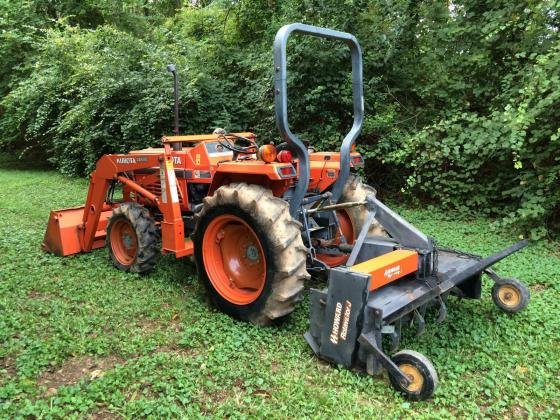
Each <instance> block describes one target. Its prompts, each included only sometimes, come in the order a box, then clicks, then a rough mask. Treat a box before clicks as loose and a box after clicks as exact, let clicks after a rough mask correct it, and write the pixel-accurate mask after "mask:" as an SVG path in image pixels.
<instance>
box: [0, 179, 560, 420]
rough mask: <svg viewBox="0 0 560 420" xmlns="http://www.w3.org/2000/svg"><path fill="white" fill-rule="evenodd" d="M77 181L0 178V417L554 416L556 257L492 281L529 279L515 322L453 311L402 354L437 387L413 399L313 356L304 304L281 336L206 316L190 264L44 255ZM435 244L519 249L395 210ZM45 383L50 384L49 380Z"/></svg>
mask: <svg viewBox="0 0 560 420" xmlns="http://www.w3.org/2000/svg"><path fill="white" fill-rule="evenodd" d="M86 188H87V182H86V181H85V180H76V179H67V178H64V177H62V176H61V175H58V174H56V173H54V172H44V171H32V170H22V169H14V168H10V169H2V170H0V417H1V418H4V417H7V418H12V417H28V416H32V417H33V416H37V417H67V416H73V417H84V416H86V417H87V416H95V415H99V416H109V417H110V416H112V415H113V416H116V417H118V416H124V417H130V418H134V417H138V416H150V415H151V416H186V417H192V416H219V417H223V416H233V417H264V416H271V417H294V416H298V417H299V416H306V417H327V416H329V417H372V416H373V417H391V418H397V417H403V416H423V417H453V416H461V417H463V416H468V417H500V418H501V417H504V416H506V417H525V416H535V417H536V416H538V417H558V416H560V408H559V403H558V401H559V400H558V393H559V390H560V376H559V372H560V361H559V359H560V353H559V350H558V349H559V348H560V338H559V337H560V334H559V332H558V331H560V303H559V302H560V298H559V296H560V257H559V255H558V244H553V243H545V242H542V243H535V244H532V245H531V246H530V247H529V248H527V249H525V250H524V251H522V252H520V253H518V254H516V255H514V256H512V257H510V258H508V259H506V260H504V261H503V262H502V263H500V264H499V265H498V270H499V271H500V272H501V273H502V274H504V275H507V276H513V277H518V278H520V279H522V280H523V281H525V282H526V283H527V284H528V285H529V286H530V287H531V291H532V299H531V303H530V305H529V308H528V309H527V310H526V311H525V312H523V313H521V314H518V315H516V316H508V315H506V314H504V313H502V312H500V311H499V310H498V309H497V308H496V307H495V306H494V305H493V303H492V300H491V298H490V294H489V283H490V282H488V281H487V282H486V284H485V287H484V295H483V298H482V300H477V301H467V300H465V301H460V300H458V299H453V298H452V299H450V302H449V305H448V306H449V316H448V318H447V320H446V322H445V323H444V324H442V325H429V326H428V329H427V331H426V333H425V334H424V335H423V336H422V337H420V338H414V337H413V336H412V335H411V334H409V335H407V336H406V337H405V340H404V342H403V347H405V348H410V349H414V350H418V351H420V352H422V353H424V354H425V355H426V356H428V357H429V358H430V359H431V360H432V361H433V363H434V365H435V367H436V369H437V370H438V373H439V376H440V386H439V389H438V390H437V392H436V394H435V396H434V398H433V399H432V400H430V401H428V402H421V403H408V402H406V401H404V400H403V399H402V398H401V397H400V396H398V395H397V394H396V393H395V392H394V391H393V390H392V388H391V387H390V385H389V383H388V380H387V378H386V377H384V376H380V377H368V376H364V375H361V374H358V373H355V372H351V371H348V370H345V369H339V368H336V367H332V366H330V365H327V364H325V363H323V362H321V361H319V360H317V359H316V358H315V357H314V356H313V354H312V352H311V350H310V349H309V348H308V346H307V345H306V343H305V341H304V339H303V337H302V334H303V333H304V332H305V330H306V328H307V325H308V321H307V315H308V301H307V300H304V301H303V302H302V304H301V305H300V306H299V308H298V309H297V310H296V312H295V313H294V314H293V316H292V317H291V318H290V319H289V320H288V321H287V322H286V323H285V324H284V325H282V326H281V327H279V328H257V327H254V326H251V325H247V324H244V323H240V322H236V321H234V320H232V319H230V318H229V317H227V316H225V315H223V314H221V313H219V312H217V311H215V310H214V309H213V308H212V307H211V306H210V305H209V304H208V302H207V299H206V297H205V293H204V291H203V289H202V287H201V286H200V285H199V283H198V281H197V279H196V276H195V275H194V274H193V267H192V266H191V265H190V264H189V263H188V262H186V261H176V260H175V259H174V258H172V257H165V258H162V259H161V260H160V261H159V263H158V265H157V268H156V270H155V272H153V273H152V274H151V275H149V276H146V277H140V276H137V275H133V274H124V273H121V272H119V271H117V270H116V269H114V268H113V267H112V266H111V264H110V262H109V260H108V257H107V251H106V250H105V249H101V250H97V251H95V252H92V253H90V254H86V255H77V256H73V257H67V258H58V257H55V256H53V255H49V254H46V253H43V252H42V251H41V250H40V244H41V241H42V236H43V233H44V229H45V226H46V222H47V219H48V214H49V211H50V209H51V208H63V207H69V206H76V205H81V204H82V203H83V201H84V197H85V193H86ZM402 213H403V214H404V216H406V217H407V218H408V219H409V220H411V221H412V222H413V223H415V224H416V225H418V226H419V227H420V228H422V229H424V230H425V231H426V232H428V233H429V234H431V235H433V236H435V237H436V238H437V239H438V242H439V243H441V244H445V245H448V246H454V247H460V248H462V249H464V250H467V251H471V252H475V253H480V254H489V253H492V252H495V251H497V250H499V249H500V248H502V247H504V246H506V245H508V244H510V243H512V242H514V241H515V240H516V239H517V238H515V237H514V236H513V235H508V234H504V233H502V234H497V233H492V232H491V230H490V229H489V225H490V221H488V220H485V219H472V220H457V219H455V218H454V217H453V215H445V214H442V213H441V212H433V211H427V210H423V209H405V210H403V211H402ZM47 381H49V382H47Z"/></svg>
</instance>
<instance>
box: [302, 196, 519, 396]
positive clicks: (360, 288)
mask: <svg viewBox="0 0 560 420" xmlns="http://www.w3.org/2000/svg"><path fill="white" fill-rule="evenodd" d="M363 204H364V205H366V206H368V208H369V210H370V211H369V215H370V216H369V217H370V219H371V220H373V218H374V217H375V218H376V219H377V220H378V221H379V222H380V224H381V225H382V226H384V227H385V229H386V230H387V232H388V233H389V235H390V237H380V236H370V237H368V236H367V226H368V224H366V225H365V226H366V228H364V229H363V230H362V232H361V233H360V235H359V237H358V240H357V242H356V243H355V244H354V246H353V248H352V253H351V255H350V258H349V260H348V263H347V265H346V266H343V267H337V268H332V269H330V270H329V275H328V287H327V288H325V289H323V290H318V289H311V311H310V328H309V331H308V332H307V333H306V334H305V339H306V340H307V342H308V343H309V345H310V346H311V348H312V349H313V351H314V352H315V354H316V355H317V356H319V357H320V358H322V359H325V360H328V361H330V362H333V363H336V364H340V365H342V366H345V367H347V368H360V369H363V370H365V371H366V372H367V373H368V374H370V375H374V374H378V373H380V372H381V371H382V370H383V369H386V370H387V371H388V373H389V377H390V379H391V382H392V383H393V386H394V387H395V388H396V389H397V390H399V391H401V392H402V393H403V394H404V395H405V396H407V397H408V398H411V399H417V400H420V399H425V398H428V397H429V396H431V395H432V393H433V392H434V390H435V388H436V386H437V373H436V371H435V369H434V368H433V366H432V364H431V363H430V361H429V360H428V359H427V358H425V357H424V356H422V355H421V354H419V353H417V352H413V351H402V352H399V353H397V354H395V355H394V356H393V357H392V358H391V357H389V356H388V355H387V354H386V353H385V352H384V350H383V345H382V344H383V342H385V343H387V342H389V343H390V344H389V345H388V347H389V348H388V351H389V352H394V351H396V350H397V348H398V347H399V343H400V338H401V327H402V326H404V325H405V324H416V326H417V334H421V333H422V332H423V331H424V329H425V326H426V322H425V314H426V311H427V309H428V308H429V307H435V308H436V310H437V318H436V320H437V322H442V321H443V320H444V319H445V317H446V314H447V307H446V300H447V297H448V296H449V295H450V294H453V295H457V296H460V297H463V298H471V299H478V298H480V296H481V285H482V282H481V277H482V273H484V272H486V273H487V274H488V275H489V277H490V278H491V279H492V280H493V281H494V282H495V283H496V286H495V287H494V289H493V297H494V301H495V302H496V303H497V304H498V306H500V307H501V308H502V309H503V310H505V311H507V312H517V311H519V310H521V309H523V308H524V307H525V306H526V305H527V302H528V298H529V294H528V291H527V289H526V288H525V287H524V286H523V285H522V284H521V283H519V282H517V281H516V280H512V279H502V278H500V277H499V276H498V275H497V274H496V273H495V272H494V271H493V270H492V269H491V268H490V267H491V266H492V265H493V264H495V263H496V262H498V261H500V260H501V259H503V258H505V257H507V256H508V255H511V254H513V253H514V252H517V251H519V250H520V249H522V248H524V247H525V246H526V245H527V241H521V242H518V243H516V244H514V245H512V246H510V247H509V248H506V249H504V250H502V251H500V252H498V253H496V254H494V255H491V256H489V257H486V258H481V257H478V256H476V255H472V254H467V253H463V252H460V251H455V250H451V249H443V248H438V247H437V246H435V245H434V242H433V241H432V240H431V239H430V238H428V237H427V236H426V235H424V234H423V233H422V232H420V231H419V230H417V229H416V228H415V227H414V226H412V225H410V224H409V223H408V222H406V221H405V220H404V219H402V218H401V217H400V216H398V215H397V214H396V213H394V212H393V211H392V210H390V209H389V208H388V207H387V206H385V205H384V204H383V203H381V202H380V201H379V200H377V199H376V198H375V197H373V196H371V197H368V200H367V203H363ZM508 285H513V286H511V287H510V286H508ZM504 290H505V291H504ZM383 337H388V338H389V339H388V340H383Z"/></svg>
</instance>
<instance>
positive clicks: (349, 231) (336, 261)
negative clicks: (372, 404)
mask: <svg viewBox="0 0 560 420" xmlns="http://www.w3.org/2000/svg"><path fill="white" fill-rule="evenodd" d="M336 217H337V219H338V225H339V226H340V231H341V232H342V234H343V235H344V239H346V243H347V244H353V243H354V241H355V239H356V238H355V237H354V226H353V225H352V220H351V219H350V216H349V215H348V213H347V212H346V210H338V211H337V212H336ZM340 242H341V236H340V232H337V233H336V236H335V243H336V244H340ZM317 259H318V260H320V261H322V262H324V263H325V264H327V265H328V266H329V267H336V266H339V265H341V264H344V263H345V262H346V261H348V255H345V254H342V255H331V254H317Z"/></svg>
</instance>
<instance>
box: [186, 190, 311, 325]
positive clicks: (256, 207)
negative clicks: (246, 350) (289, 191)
mask: <svg viewBox="0 0 560 420" xmlns="http://www.w3.org/2000/svg"><path fill="white" fill-rule="evenodd" d="M193 239H194V253H195V260H196V265H197V269H198V275H199V278H200V279H201V280H202V282H203V284H204V286H205V287H206V289H207V290H208V293H209V295H210V298H211V300H212V301H213V303H214V304H215V305H216V306H217V307H218V308H219V309H220V310H221V311H222V312H225V313H227V314H229V315H230V316H233V317H235V318H237V319H240V320H243V321H249V322H252V323H254V324H258V325H266V324H271V323H273V322H274V321H276V320H279V319H281V318H283V317H285V316H287V315H288V314H290V313H291V312H293V310H294V309H295V305H296V303H297V302H298V301H300V300H301V294H302V291H303V288H304V280H305V279H307V278H309V274H308V273H307V271H306V258H307V249H306V248H305V247H304V245H303V241H302V239H301V226H300V224H299V223H298V222H296V221H294V220H293V219H292V218H291V216H290V213H289V208H288V203H287V202H286V201H284V200H282V199H280V198H277V197H274V196H273V195H272V193H271V192H270V191H269V190H267V189H266V188H263V187H261V186H259V185H250V184H245V183H236V184H230V185H225V186H222V187H220V188H218V189H217V190H216V192H215V193H214V195H212V196H210V197H206V198H205V199H204V207H203V209H202V211H201V214H200V217H199V219H198V222H197V226H196V230H195V234H194V238H193Z"/></svg>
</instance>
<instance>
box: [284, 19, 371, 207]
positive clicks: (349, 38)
mask: <svg viewBox="0 0 560 420" xmlns="http://www.w3.org/2000/svg"><path fill="white" fill-rule="evenodd" d="M293 32H299V33H302V34H305V35H311V36H316V37H320V38H328V39H333V40H340V41H343V42H344V43H346V44H347V45H348V47H349V48H350V52H351V56H352V102H353V107H354V123H353V124H352V128H351V129H350V131H349V132H348V133H347V134H346V136H345V137H344V140H343V141H342V146H341V148H340V170H339V174H338V179H337V180H336V182H335V183H334V185H333V189H332V196H331V202H333V203H336V202H338V200H339V198H340V196H341V195H342V190H343V189H344V185H345V184H346V181H347V180H348V176H349V175H350V150H351V148H352V145H353V144H354V142H355V141H356V138H357V137H358V135H359V134H360V131H361V130H362V123H363V120H364V89H363V76H362V49H361V48H360V44H359V43H358V40H357V39H356V37H355V36H354V35H352V34H349V33H347V32H340V31H335V30H332V29H327V28H320V27H317V26H312V25H305V24H303V23H292V24H290V25H285V26H282V27H281V28H280V29H279V30H278V32H277V33H276V38H275V39H274V73H275V77H274V110H275V113H276V123H277V125H278V130H279V131H280V135H281V136H282V139H283V140H284V141H286V142H287V143H288V144H289V145H290V146H292V148H293V149H294V150H295V152H296V157H297V158H298V166H299V180H298V183H297V185H296V188H295V191H294V194H293V196H292V199H291V200H290V214H291V215H292V217H297V212H298V210H299V207H300V205H301V202H302V200H303V198H304V196H305V194H306V192H307V188H308V186H309V156H308V153H307V148H306V147H305V145H304V144H303V142H302V141H301V140H300V139H299V138H298V137H297V136H296V135H295V134H294V133H292V131H291V130H290V125H289V123H288V87H287V65H286V64H287V59H286V44H287V42H288V38H289V37H290V35H291V34H292V33H293Z"/></svg>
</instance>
